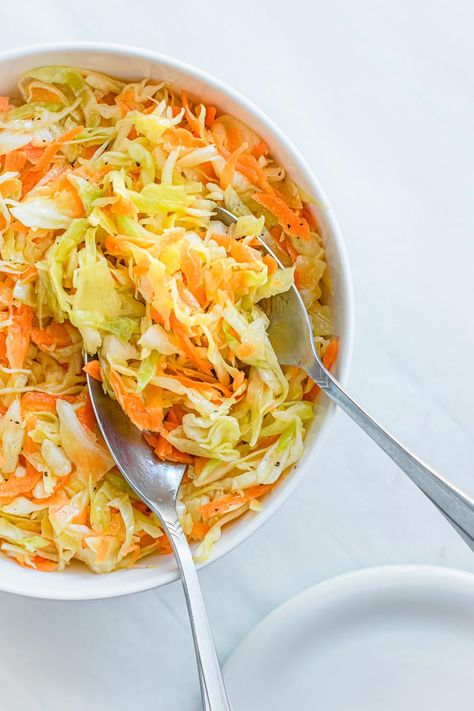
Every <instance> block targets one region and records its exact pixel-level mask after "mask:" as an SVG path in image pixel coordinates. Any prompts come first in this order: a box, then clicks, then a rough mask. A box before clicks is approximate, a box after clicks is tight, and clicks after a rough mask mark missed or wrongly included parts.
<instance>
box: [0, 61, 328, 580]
mask: <svg viewBox="0 0 474 711" xmlns="http://www.w3.org/2000/svg"><path fill="white" fill-rule="evenodd" d="M19 90H20V95H21V99H20V100H17V99H15V98H12V99H9V100H8V101H6V98H4V99H3V101H1V102H0V550H1V551H2V552H3V553H4V554H5V555H7V556H9V557H10V558H11V559H12V560H14V561H16V562H18V563H20V564H21V565H24V566H28V567H30V568H33V569H36V570H41V571H51V570H59V571H61V570H64V568H65V567H66V566H67V565H68V564H69V563H70V562H71V561H72V560H73V559H76V560H79V561H82V562H83V563H84V564H85V565H87V566H88V567H89V568H90V569H91V570H92V571H94V572H96V573H105V572H111V571H113V570H116V569H117V568H123V567H130V566H133V565H136V564H137V562H138V561H140V560H141V559H142V558H143V557H145V556H148V555H150V554H153V553H155V554H156V553H162V554H164V553H169V552H170V546H169V543H168V541H167V539H166V536H165V535H164V534H163V531H162V529H161V527H160V524H159V522H158V521H157V520H156V518H155V516H154V515H153V514H152V512H151V511H150V510H149V509H148V508H147V507H146V506H145V504H144V503H143V502H141V501H139V500H138V498H137V497H136V496H135V494H134V493H133V492H132V491H131V489H130V488H129V487H128V485H127V484H126V483H125V481H124V480H123V479H122V477H121V476H120V474H119V473H118V472H117V470H116V469H115V468H114V466H113V461H112V458H111V456H110V453H109V452H108V450H107V449H106V447H105V445H104V443H103V442H102V440H101V438H100V435H99V432H98V429H97V426H96V423H95V419H94V416H93V412H92V409H91V405H90V402H89V399H88V394H87V388H86V383H85V376H84V372H83V350H86V351H87V352H89V353H96V354H97V355H98V358H99V363H98V367H97V369H96V370H95V371H94V373H93V375H94V377H97V378H99V379H101V380H102V383H103V387H104V388H105V390H106V391H107V392H108V393H109V394H110V396H111V397H114V398H116V399H117V400H118V402H119V403H120V405H121V406H122V408H123V409H124V410H125V412H126V413H127V414H128V415H129V417H130V418H131V420H132V421H133V422H134V423H135V424H136V425H137V427H139V428H140V429H142V430H144V433H145V435H146V438H147V441H148V442H149V443H150V446H152V447H153V449H154V451H155V454H156V456H157V457H159V458H162V459H165V460H171V461H177V462H183V463H184V464H186V465H187V470H186V476H185V478H184V480H183V483H182V485H181V489H180V493H179V500H178V511H179V516H180V520H181V524H182V526H183V529H184V531H185V533H186V534H187V535H188V537H189V540H190V541H191V542H194V541H196V542H199V546H198V548H197V551H196V557H197V558H198V559H202V558H205V557H207V556H208V555H209V554H210V552H211V550H212V546H213V545H214V544H215V542H216V541H217V540H218V539H219V537H220V536H221V532H222V529H223V527H224V526H225V525H226V524H228V523H229V522H230V521H232V520H234V519H235V518H237V517H238V516H241V515H242V514H244V513H245V512H246V511H247V510H249V509H251V510H253V511H258V510H259V509H260V506H261V503H260V501H261V497H262V496H263V495H264V494H266V493H267V492H268V491H270V490H271V488H272V487H273V486H275V485H276V484H277V482H278V481H279V480H280V479H281V477H282V476H283V475H284V474H285V473H286V472H288V471H289V470H290V469H291V467H292V466H293V465H294V464H296V462H298V460H299V459H300V458H301V455H302V453H303V447H304V435H305V431H306V429H307V427H308V424H309V423H310V421H311V419H312V417H313V409H314V398H315V395H316V393H317V388H315V387H314V386H313V383H312V382H311V381H309V379H308V377H307V376H306V375H305V374H304V372H303V371H300V370H298V369H297V368H294V367H284V366H283V367H282V366H281V365H280V364H279V363H278V361H277V358H276V356H275V353H274V351H273V349H272V346H271V343H270V341H269V339H268V336H267V328H268V318H267V316H266V311H265V300H266V299H268V298H269V297H271V296H273V295H275V294H279V293H282V292H285V291H287V290H288V289H289V288H290V287H291V286H292V285H293V284H294V283H296V284H297V286H298V288H299V290H300V292H301V294H302V296H303V299H304V301H305V303H306V306H307V308H308V311H309V314H310V316H311V319H312V322H313V325H314V331H315V339H316V343H317V346H318V348H319V349H320V352H321V355H322V356H323V357H324V359H325V363H326V365H328V367H329V366H330V365H331V363H332V361H333V360H334V358H335V355H336V352H337V343H336V341H335V340H334V339H333V338H332V334H333V327H332V322H331V312H330V308H329V306H328V303H327V301H328V297H329V296H330V294H331V290H332V285H331V281H330V278H329V275H328V271H327V267H326V256H325V251H324V246H323V244H322V240H321V238H320V236H319V235H318V231H317V225H316V223H315V222H314V221H313V219H312V217H311V215H310V212H309V208H308V205H307V204H306V203H307V201H308V197H307V196H305V195H304V193H302V192H301V191H300V190H299V189H298V187H297V186H296V185H295V184H294V183H293V182H292V181H291V180H290V178H289V176H287V175H286V173H285V170H284V169H283V168H282V167H281V166H279V165H277V164H276V163H275V161H274V160H273V158H272V157H271V155H270V153H269V150H268V147H267V145H266V144H265V143H264V142H263V141H262V140H261V138H260V137H259V136H258V135H257V134H256V133H255V132H254V131H253V130H251V129H250V128H249V127H247V126H246V125H245V124H243V123H242V122H241V121H239V120H237V119H236V118H234V117H232V116H230V115H228V114H220V115H219V114H217V116H216V113H217V112H216V109H215V108H214V107H212V106H207V105H205V104H203V103H200V104H194V105H193V104H192V103H190V101H189V99H188V98H187V97H186V96H185V95H184V94H182V95H179V94H177V93H176V92H175V91H174V89H173V87H170V86H168V85H166V84H164V83H159V84H154V83H152V82H150V81H149V80H143V81H140V82H134V83H128V84H127V83H124V82H122V81H119V80H116V79H113V78H110V77H107V76H104V75H102V74H98V73H97V72H93V71H90V70H85V69H84V70H83V69H79V68H73V67H54V66H53V67H41V68H38V69H32V70H30V71H27V72H26V73H25V74H24V75H23V76H22V77H21V79H20V82H19ZM219 204H220V205H223V206H226V207H227V208H229V209H230V210H231V211H232V212H233V213H234V214H236V215H237V216H238V217H239V219H238V221H237V223H236V224H235V225H233V226H232V227H230V228H228V227H226V226H225V225H223V224H221V223H220V222H218V221H217V220H216V219H215V218H214V210H215V208H216V206H217V205H219ZM265 230H271V233H272V236H273V238H274V240H276V242H277V243H278V245H279V247H280V249H281V252H282V254H283V257H284V260H283V261H284V263H285V268H279V266H278V264H277V263H276V262H275V261H274V260H273V259H272V258H271V257H269V256H268V255H267V254H266V253H265V251H264V250H263V248H262V247H261V245H260V244H259V242H258V240H257V239H256V238H257V237H258V236H259V235H260V234H261V233H262V231H265Z"/></svg>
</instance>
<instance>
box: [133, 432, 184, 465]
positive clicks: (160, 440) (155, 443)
mask: <svg viewBox="0 0 474 711" xmlns="http://www.w3.org/2000/svg"><path fill="white" fill-rule="evenodd" d="M175 427H176V425H175ZM143 436H144V437H145V439H146V441H147V442H148V444H149V445H151V446H152V447H153V451H154V452H155V454H156V456H157V457H158V459H162V460H163V461H165V462H180V463H181V464H191V463H192V461H193V458H192V456H191V455H190V454H186V452H180V451H179V449H176V447H173V445H172V444H171V442H168V440H167V439H165V437H163V435H161V434H159V435H150V434H144V435H143Z"/></svg>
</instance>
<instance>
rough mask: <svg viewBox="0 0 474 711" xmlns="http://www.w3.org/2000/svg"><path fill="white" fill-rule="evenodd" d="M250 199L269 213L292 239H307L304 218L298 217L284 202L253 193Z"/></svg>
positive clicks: (267, 195)
mask: <svg viewBox="0 0 474 711" xmlns="http://www.w3.org/2000/svg"><path fill="white" fill-rule="evenodd" d="M252 198H253V199H254V200H255V202H257V203H258V204H259V205H262V207H264V208H266V209H267V210H268V211H269V212H271V213H272V214H273V215H275V217H276V218H277V220H278V224H279V225H280V226H281V227H282V228H283V230H284V231H285V232H287V233H288V234H290V235H291V236H292V237H296V238H300V239H309V237H310V231H309V225H308V223H307V222H306V220H305V219H304V217H299V216H298V215H297V214H296V212H295V211H294V210H292V209H291V208H289V207H288V205H287V204H286V202H285V201H284V200H283V199H282V198H280V197H278V196H277V195H269V194H267V193H254V194H253V195H252Z"/></svg>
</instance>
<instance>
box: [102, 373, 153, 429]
mask: <svg viewBox="0 0 474 711" xmlns="http://www.w3.org/2000/svg"><path fill="white" fill-rule="evenodd" d="M109 379H110V383H111V385H112V388H113V390H114V393H115V396H116V398H117V400H118V401H119V403H120V406H121V407H122V410H123V411H124V412H125V413H126V414H127V415H128V416H129V418H130V419H131V421H132V422H133V424H134V425H135V426H136V427H138V428H139V429H140V430H150V431H152V432H159V431H160V429H161V428H162V422H163V410H162V408H160V407H159V406H156V405H155V407H153V408H150V409H149V410H148V411H147V408H146V407H145V403H144V401H143V400H142V398H141V397H140V395H138V394H137V393H134V392H132V391H131V390H129V389H128V388H127V387H126V385H125V384H124V382H123V380H122V378H121V376H120V375H119V374H118V373H117V371H116V370H113V369H111V370H110V377H109Z"/></svg>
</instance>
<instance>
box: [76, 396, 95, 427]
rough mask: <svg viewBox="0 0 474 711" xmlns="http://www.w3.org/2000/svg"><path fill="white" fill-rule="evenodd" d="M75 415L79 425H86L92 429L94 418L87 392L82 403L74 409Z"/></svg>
mask: <svg viewBox="0 0 474 711" xmlns="http://www.w3.org/2000/svg"><path fill="white" fill-rule="evenodd" d="M76 415H77V419H78V420H79V422H80V423H81V425H84V427H87V429H88V430H93V429H94V427H95V424H96V419H95V414H94V408H93V407H92V403H91V399H90V397H89V394H88V393H86V400H85V402H84V405H83V406H82V407H79V408H78V409H77V410H76Z"/></svg>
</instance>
